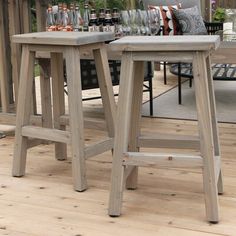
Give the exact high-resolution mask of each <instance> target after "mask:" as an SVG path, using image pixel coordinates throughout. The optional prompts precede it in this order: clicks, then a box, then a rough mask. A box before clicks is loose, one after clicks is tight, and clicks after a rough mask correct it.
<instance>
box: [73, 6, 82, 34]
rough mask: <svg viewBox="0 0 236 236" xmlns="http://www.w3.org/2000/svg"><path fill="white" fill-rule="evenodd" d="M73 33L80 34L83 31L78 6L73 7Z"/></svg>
mask: <svg viewBox="0 0 236 236" xmlns="http://www.w3.org/2000/svg"><path fill="white" fill-rule="evenodd" d="M73 25H74V31H77V32H81V31H83V18H82V16H81V14H80V8H79V5H78V4H76V5H75V11H74V24H73Z"/></svg>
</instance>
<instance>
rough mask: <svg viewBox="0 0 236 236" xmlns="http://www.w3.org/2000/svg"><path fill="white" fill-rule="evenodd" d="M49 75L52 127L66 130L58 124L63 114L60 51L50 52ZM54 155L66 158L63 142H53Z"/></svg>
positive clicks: (62, 80) (62, 158)
mask: <svg viewBox="0 0 236 236" xmlns="http://www.w3.org/2000/svg"><path fill="white" fill-rule="evenodd" d="M51 75H52V94H53V119H54V128H55V129H59V130H66V126H65V125H61V124H60V116H61V115H64V114H65V97H64V96H65V95H64V72H63V56H62V54H61V53H51ZM55 157H56V159H57V160H60V161H63V160H66V159H67V149H66V144H65V143H55Z"/></svg>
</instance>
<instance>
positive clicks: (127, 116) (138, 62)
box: [109, 36, 223, 222]
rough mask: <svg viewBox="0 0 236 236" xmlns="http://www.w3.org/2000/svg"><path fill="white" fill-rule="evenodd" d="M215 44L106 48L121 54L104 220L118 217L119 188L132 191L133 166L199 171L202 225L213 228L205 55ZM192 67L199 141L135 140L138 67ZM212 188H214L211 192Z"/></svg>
mask: <svg viewBox="0 0 236 236" xmlns="http://www.w3.org/2000/svg"><path fill="white" fill-rule="evenodd" d="M219 44H220V39H219V37H218V36H174V37H171V36H168V37H161V36H160V37H156V36H154V37H152V36H142V37H141V36H139V37H136V36H133V37H130V36H128V37H124V38H122V39H119V40H117V41H114V42H112V43H111V48H112V49H113V50H114V51H122V65H121V78H120V90H119V91H120V95H119V101H118V114H117V123H116V132H115V141H114V157H113V165H112V182H111V193H110V202H109V215H110V216H119V215H120V214H121V205H122V194H123V182H124V181H125V180H126V187H127V188H129V189H135V188H136V185H137V166H139V165H145V166H153V165H157V166H159V167H183V168H184V167H201V168H203V182H204V192H205V203H206V215H207V220H208V221H210V222H218V220H219V216H218V196H217V193H222V192H223V188H222V176H221V167H220V147H219V140H218V130H217V121H216V111H215V97H214V90H213V85H212V77H211V67H210V65H211V61H210V51H211V50H215V49H216V48H217V47H218V46H219ZM146 60H147V61H170V62H174V61H179V60H181V62H182V61H183V62H185V61H188V62H190V61H192V62H193V66H194V81H195V92H196V101H197V113H198V125H199V138H198V139H196V137H195V138H193V137H189V136H183V137H182V136H174V135H171V136H169V137H168V136H164V135H162V136H160V135H159V136H157V137H156V138H155V137H153V136H152V137H147V136H140V128H139V123H140V118H141V107H142V81H143V76H142V75H143V64H144V61H146ZM199 145H200V153H201V154H200V155H199V156H193V155H186V154H182V155H181V154H174V153H166V154H163V153H141V152H138V151H139V148H140V147H141V146H142V147H151V148H153V147H162V148H180V149H181V148H196V147H199ZM217 183H218V188H217Z"/></svg>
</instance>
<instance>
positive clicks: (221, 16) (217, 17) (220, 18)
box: [213, 7, 226, 22]
mask: <svg viewBox="0 0 236 236" xmlns="http://www.w3.org/2000/svg"><path fill="white" fill-rule="evenodd" d="M225 18H226V12H225V9H224V8H221V7H217V8H216V10H215V12H214V15H213V21H214V22H224V21H225Z"/></svg>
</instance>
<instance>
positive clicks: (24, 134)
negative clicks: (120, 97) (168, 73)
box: [12, 32, 116, 191]
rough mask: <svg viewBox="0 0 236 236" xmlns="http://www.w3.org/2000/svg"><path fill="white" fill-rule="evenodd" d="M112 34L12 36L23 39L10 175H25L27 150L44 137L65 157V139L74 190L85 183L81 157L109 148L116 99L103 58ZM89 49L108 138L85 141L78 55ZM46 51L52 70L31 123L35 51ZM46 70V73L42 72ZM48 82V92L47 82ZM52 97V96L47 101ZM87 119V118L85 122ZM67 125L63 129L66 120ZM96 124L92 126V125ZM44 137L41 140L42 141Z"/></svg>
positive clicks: (61, 33) (81, 188) (40, 33)
mask: <svg viewBox="0 0 236 236" xmlns="http://www.w3.org/2000/svg"><path fill="white" fill-rule="evenodd" d="M113 39H114V36H113V34H112V33H109V32H108V33H101V32H96V33H90V32H79V33H78V32H39V33H30V34H23V35H14V36H13V37H12V42H14V43H20V44H22V62H21V71H20V86H19V95H18V104H17V115H16V132H15V146H14V159H13V168H12V175H13V176H16V177H21V176H23V175H24V174H25V167H26V155H27V150H28V149H29V148H31V147H34V146H36V145H38V144H41V143H43V141H44V142H45V140H48V141H52V142H54V143H55V156H56V159H58V160H65V159H66V158H67V149H66V148H67V144H69V145H71V150H72V175H73V185H74V189H75V190H76V191H84V190H85V189H86V188H87V180H86V164H85V160H86V159H87V158H89V157H92V156H94V155H97V154H100V153H103V152H105V151H107V150H111V149H112V148H113V137H114V123H115V116H116V115H115V113H116V104H115V99H114V93H113V87H112V83H111V75H110V71H109V64H108V59H107V52H106V47H105V41H110V40H113ZM86 50H90V51H92V55H93V57H94V61H95V66H96V71H97V77H98V81H99V87H100V91H101V97H102V102H103V107H104V114H105V119H106V128H107V131H108V138H106V139H105V140H102V141H100V142H98V143H95V144H94V145H89V146H86V145H85V140H84V117H83V106H82V85H81V68H80V58H81V55H82V54H83V52H84V51H86ZM39 51H40V52H43V53H44V52H47V53H50V59H51V70H48V68H47V67H48V66H47V65H45V63H44V68H46V70H47V73H49V71H51V78H52V80H51V83H50V76H44V77H43V78H42V79H41V81H40V82H42V84H40V85H41V86H40V87H41V97H42V117H41V123H42V125H41V126H33V125H32V124H31V123H30V116H31V114H32V110H33V109H32V104H33V102H32V100H33V99H32V89H33V74H34V61H35V55H36V52H39ZM64 60H65V64H66V74H67V86H68V105H69V115H68V117H67V116H66V115H65V97H64V96H65V95H64V71H63V66H64ZM44 74H46V73H44ZM51 84H52V94H51V89H50V86H51ZM51 100H52V101H51ZM90 123H92V121H91V122H90ZM68 124H69V126H70V128H69V129H68V130H66V125H68ZM95 126H96V125H91V127H93V128H95ZM42 140H43V141H42Z"/></svg>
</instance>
